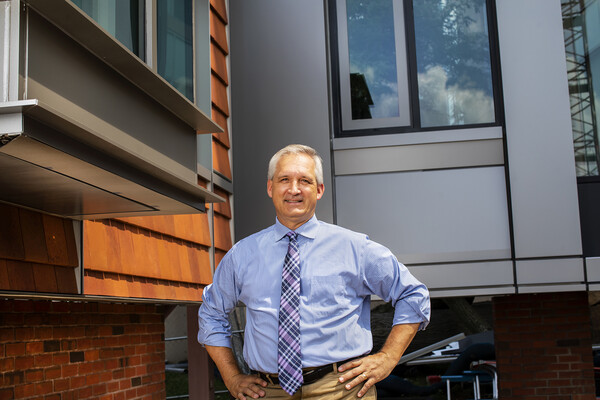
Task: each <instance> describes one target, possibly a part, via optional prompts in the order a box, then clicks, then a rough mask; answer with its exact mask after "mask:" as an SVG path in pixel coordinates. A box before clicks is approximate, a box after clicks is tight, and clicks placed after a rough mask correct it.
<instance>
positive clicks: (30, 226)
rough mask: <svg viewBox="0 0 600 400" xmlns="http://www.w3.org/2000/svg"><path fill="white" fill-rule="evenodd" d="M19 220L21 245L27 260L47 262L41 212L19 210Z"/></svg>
mask: <svg viewBox="0 0 600 400" xmlns="http://www.w3.org/2000/svg"><path fill="white" fill-rule="evenodd" d="M19 221H20V225H21V231H22V232H23V247H24V251H25V254H26V255H27V256H26V258H27V260H28V261H33V262H39V263H48V262H49V260H48V249H47V246H46V236H45V235H44V224H43V222H42V214H40V213H37V212H34V211H29V210H25V209H20V210H19Z"/></svg>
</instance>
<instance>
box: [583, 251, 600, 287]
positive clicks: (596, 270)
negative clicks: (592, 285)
mask: <svg viewBox="0 0 600 400" xmlns="http://www.w3.org/2000/svg"><path fill="white" fill-rule="evenodd" d="M585 265H586V269H587V280H588V282H600V257H590V258H586V259H585Z"/></svg>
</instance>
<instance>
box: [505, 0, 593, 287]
mask: <svg viewBox="0 0 600 400" xmlns="http://www.w3.org/2000/svg"><path fill="white" fill-rule="evenodd" d="M496 7H497V12H498V30H499V42H500V55H501V64H502V82H503V91H504V103H505V115H506V136H507V146H508V165H509V168H510V171H509V172H510V189H511V197H512V211H513V219H514V239H515V255H516V257H517V258H524V257H527V258H529V257H546V256H561V255H579V254H581V251H582V250H581V232H580V228H579V211H578V204H577V187H576V178H575V163H574V156H573V137H572V133H571V116H570V105H569V93H568V85H567V69H566V61H565V49H564V38H563V27H562V16H561V2H560V0H529V1H519V0H512V1H509V0H506V1H498V2H496ZM532 21H543V23H532ZM543 279H544V277H543V276H540V280H543Z"/></svg>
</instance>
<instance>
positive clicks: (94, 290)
mask: <svg viewBox="0 0 600 400" xmlns="http://www.w3.org/2000/svg"><path fill="white" fill-rule="evenodd" d="M103 287H104V279H103V274H102V273H101V272H100V273H97V272H95V271H85V276H84V277H83V290H84V293H85V294H93V295H103V294H105V293H103Z"/></svg>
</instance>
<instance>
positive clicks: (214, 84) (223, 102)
mask: <svg viewBox="0 0 600 400" xmlns="http://www.w3.org/2000/svg"><path fill="white" fill-rule="evenodd" d="M210 93H211V100H212V104H213V106H214V107H217V108H218V109H219V110H220V111H221V112H222V113H223V114H225V115H227V116H229V102H228V100H227V86H226V85H225V84H224V83H223V82H222V81H221V80H220V79H218V78H217V77H216V75H214V74H210Z"/></svg>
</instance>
